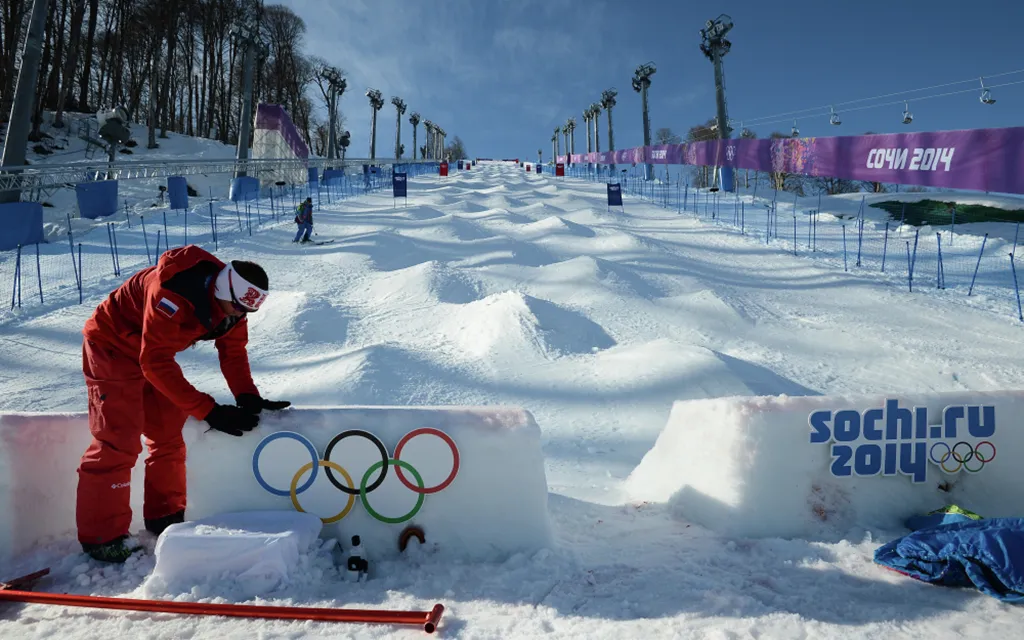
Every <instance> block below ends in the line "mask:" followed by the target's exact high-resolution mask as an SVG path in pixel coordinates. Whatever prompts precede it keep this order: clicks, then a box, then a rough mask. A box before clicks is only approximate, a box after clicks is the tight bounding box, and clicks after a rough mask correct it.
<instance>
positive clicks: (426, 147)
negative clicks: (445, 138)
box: [423, 120, 434, 160]
mask: <svg viewBox="0 0 1024 640" xmlns="http://www.w3.org/2000/svg"><path fill="white" fill-rule="evenodd" d="M423 130H424V131H426V134H424V135H425V137H424V139H423V159H424V160H433V158H434V148H433V146H432V145H433V144H434V142H433V135H434V123H433V122H431V121H430V120H424V121H423Z"/></svg>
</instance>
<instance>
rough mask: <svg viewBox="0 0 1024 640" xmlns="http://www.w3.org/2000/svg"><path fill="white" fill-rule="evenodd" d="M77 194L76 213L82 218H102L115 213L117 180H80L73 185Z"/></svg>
mask: <svg viewBox="0 0 1024 640" xmlns="http://www.w3.org/2000/svg"><path fill="white" fill-rule="evenodd" d="M75 195H76V196H78V215H80V216H82V217H83V218H92V219H95V218H102V217H103V216H112V215H114V214H115V213H117V180H99V181H97V182H80V183H78V184H77V185H75Z"/></svg>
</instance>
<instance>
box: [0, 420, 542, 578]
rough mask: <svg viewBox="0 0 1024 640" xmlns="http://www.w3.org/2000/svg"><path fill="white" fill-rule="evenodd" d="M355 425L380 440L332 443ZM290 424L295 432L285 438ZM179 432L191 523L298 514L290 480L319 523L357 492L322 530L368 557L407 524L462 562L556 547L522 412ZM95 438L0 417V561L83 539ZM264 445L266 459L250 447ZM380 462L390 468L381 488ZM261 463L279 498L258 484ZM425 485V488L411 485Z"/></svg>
mask: <svg viewBox="0 0 1024 640" xmlns="http://www.w3.org/2000/svg"><path fill="white" fill-rule="evenodd" d="M353 430H355V431H363V432H366V433H367V434H370V435H371V436H372V437H366V436H363V435H346V436H345V437H342V438H340V439H339V438H338V436H339V435H341V434H343V433H345V432H350V431H353ZM435 431H436V432H440V433H441V434H443V435H441V436H438V435H437V434H436V433H435ZM285 432H287V433H292V434H295V435H296V436H298V437H293V436H291V435H280V434H282V433H285ZM444 436H447V437H444ZM184 438H185V443H186V446H187V448H188V478H187V480H188V501H189V505H188V511H187V513H186V517H187V518H188V519H189V520H197V519H201V518H206V517H211V516H216V515H218V514H223V513H232V512H242V511H255V510H276V511H280V510H293V509H294V508H295V507H294V504H293V501H292V499H291V496H290V493H291V491H290V489H291V486H290V485H291V482H292V480H295V483H296V498H297V501H298V503H299V505H300V506H301V507H302V508H303V509H305V510H306V511H307V512H308V513H315V514H316V515H318V516H320V517H321V519H332V518H334V517H335V516H337V515H338V513H339V512H340V511H341V510H344V509H345V508H346V507H347V506H348V505H349V501H350V498H351V508H350V509H349V510H348V512H347V513H346V514H345V515H344V516H343V517H341V518H338V519H337V520H334V521H332V522H330V523H325V524H324V525H323V530H322V534H321V536H322V537H323V538H331V537H337V538H338V539H339V540H342V541H343V542H344V541H347V540H349V539H350V537H351V536H352V535H359V536H361V537H362V541H363V546H364V548H366V550H367V553H368V554H370V555H371V557H373V558H378V559H382V558H385V557H388V556H397V555H398V553H399V551H398V545H397V540H398V535H399V533H400V532H401V531H402V529H404V528H405V526H406V525H409V524H415V525H418V526H420V527H422V528H423V530H424V531H425V533H426V544H427V546H428V547H430V548H431V549H436V553H437V554H439V555H442V556H446V557H451V558H453V559H458V560H474V561H502V560H504V559H506V558H507V557H509V556H511V555H513V554H516V553H527V554H529V553H531V552H534V551H537V550H540V549H542V548H549V547H551V546H552V545H553V537H552V528H551V523H550V521H549V517H548V510H547V496H548V488H547V479H546V476H545V471H544V458H543V454H542V451H541V442H540V427H539V426H538V425H537V423H536V422H535V421H534V418H533V416H532V415H531V414H530V413H529V412H528V411H525V410H523V409H518V408H514V407H513V408H507V407H326V408H309V409H307V408H301V409H299V408H290V409H288V410H285V411H282V412H280V413H270V412H264V413H263V414H262V415H261V419H260V426H259V427H258V428H257V429H254V430H253V431H251V432H249V433H247V434H245V436H243V437H242V438H235V437H233V436H227V435H225V434H221V433H218V432H216V431H210V432H207V425H206V424H205V423H203V422H198V421H195V420H193V419H191V418H190V419H189V420H188V422H186V424H185V428H184ZM270 438H273V439H272V440H271V439H270ZM336 439H337V440H338V442H336V443H335V445H334V448H333V449H332V450H331V451H330V453H328V451H327V449H328V447H329V446H330V445H331V442H332V441H334V440H336ZM268 440H269V442H268ZM303 440H305V441H308V444H309V445H310V447H311V449H310V448H307V446H306V442H303ZM377 440H379V445H380V447H378V442H377ZM449 440H450V441H451V442H450V443H449V442H448V441H449ZM90 441H91V435H90V433H89V426H88V415H87V414H86V413H67V414H64V413H62V414H56V413H19V414H0V513H2V514H3V517H0V565H2V564H4V563H5V562H7V561H8V560H9V559H11V558H13V557H14V556H16V555H19V554H22V553H24V552H26V551H27V550H29V549H31V548H32V547H34V546H35V545H38V544H40V543H43V542H47V541H52V540H54V539H66V540H74V539H75V492H74V486H75V483H76V482H77V480H76V477H77V476H76V469H77V467H78V463H79V460H80V458H81V456H82V452H84V451H85V449H86V447H88V445H89V443H90ZM403 442H404V444H403ZM261 445H262V447H263V450H264V452H265V453H266V454H268V457H267V459H266V460H264V459H259V460H257V456H255V455H254V454H256V453H257V449H258V448H260V446H261ZM452 445H454V446H452ZM382 449H383V450H382ZM453 452H457V455H458V464H457V469H456V466H455V465H453V464H452V463H453V462H454V455H455V454H454V453H453ZM314 456H316V462H317V463H318V465H319V463H320V461H321V460H325V458H326V461H327V462H331V463H332V464H335V465H337V466H338V467H341V468H343V469H344V470H345V474H347V476H348V478H351V483H350V482H348V479H347V478H345V477H344V474H342V473H341V472H338V471H336V470H335V469H333V468H331V467H329V466H326V464H325V465H323V466H317V473H316V475H315V477H312V476H311V471H312V468H313V462H314ZM385 456H387V458H385ZM145 457H146V456H145V454H143V455H140V456H139V459H138V462H137V464H136V467H135V468H134V470H133V472H132V486H131V489H130V491H131V505H132V510H133V516H134V519H133V523H132V531H138V530H140V529H141V528H142V526H143V522H142V495H143V477H144V475H143V467H144V461H145ZM385 459H387V460H388V463H387V471H386V474H385V477H384V478H383V479H382V480H381V481H380V482H379V483H378V482H377V481H378V479H379V478H380V476H381V473H380V471H381V469H382V468H383V466H384V462H383V461H384V460H385ZM396 460H397V461H398V462H393V461H396ZM254 462H256V464H257V468H260V469H261V476H260V477H262V479H263V483H265V484H266V485H268V486H269V487H271V488H272V489H275V490H276V491H275V492H272V491H268V490H267V488H266V487H264V486H263V484H261V482H260V480H259V479H258V478H257V475H256V474H255V473H254V470H253V469H254ZM307 464H308V465H309V468H308V469H306V470H305V471H304V472H303V473H302V474H299V475H298V477H296V475H297V473H298V472H299V470H300V469H301V468H302V467H303V466H305V465H307ZM373 465H377V467H376V468H374V469H371V467H373ZM327 469H331V471H332V472H333V473H332V474H330V475H328V474H327V472H326V470H327ZM398 470H401V471H402V473H401V475H400V474H399V473H398ZM311 477H312V480H310V478H311ZM332 477H333V478H334V480H336V481H337V482H338V484H340V485H341V486H343V487H346V488H349V487H351V486H353V485H355V486H359V485H358V484H357V483H360V482H362V481H363V480H364V478H365V490H366V500H365V501H364V499H363V497H362V496H360V495H358V493H359V492H358V491H356V494H355V495H353V494H352V493H346V492H344V491H341V490H339V489H338V488H337V486H336V485H335V484H334V483H333V482H332ZM421 483H422V487H423V490H421V491H420V492H417V491H415V490H413V489H410V487H413V488H415V489H419V488H420V484H421ZM307 484H308V486H307ZM367 504H369V506H370V509H371V510H373V511H374V512H375V513H376V516H379V517H375V516H374V515H371V513H370V512H369V511H368V510H367V508H366V505H367ZM414 508H415V509H416V512H415V513H414V514H413V515H412V516H411V517H409V518H408V519H403V518H405V517H406V516H407V515H409V513H410V512H411V511H412V510H413V509H414ZM412 544H418V543H417V542H415V541H413V542H412ZM346 548H347V546H346Z"/></svg>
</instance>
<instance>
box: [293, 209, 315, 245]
mask: <svg viewBox="0 0 1024 640" xmlns="http://www.w3.org/2000/svg"><path fill="white" fill-rule="evenodd" d="M295 224H297V225H299V230H298V231H296V232H295V239H294V240H292V242H299V238H300V237H302V232H303V231H305V232H306V235H305V237H303V238H302V242H309V234H310V233H312V232H313V198H306V201H305V202H303V203H302V204H300V205H299V206H298V209H297V213H296V214H295Z"/></svg>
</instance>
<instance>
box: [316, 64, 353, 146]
mask: <svg viewBox="0 0 1024 640" xmlns="http://www.w3.org/2000/svg"><path fill="white" fill-rule="evenodd" d="M320 75H321V76H323V78H324V80H326V81H327V86H328V87H329V88H330V92H329V93H328V96H327V109H328V111H329V113H328V125H327V159H328V160H334V159H335V158H336V157H338V150H337V148H336V147H337V144H336V139H337V136H336V127H337V122H338V98H340V97H341V94H343V93H345V89H346V88H348V83H347V82H346V81H345V78H343V77H342V76H341V71H339V70H338V69H337V68H336V67H331V66H325V67H324V68H323V69H322V70H321V71H320Z"/></svg>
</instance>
